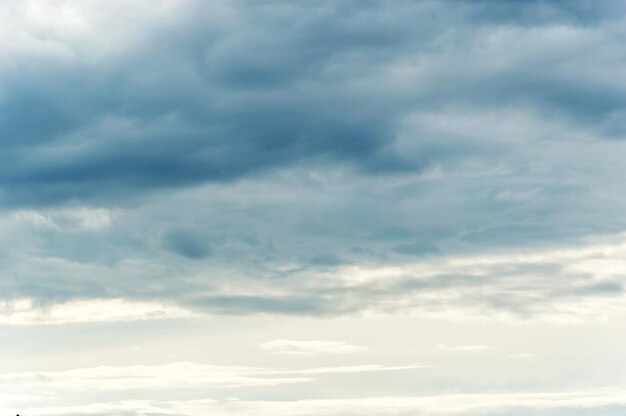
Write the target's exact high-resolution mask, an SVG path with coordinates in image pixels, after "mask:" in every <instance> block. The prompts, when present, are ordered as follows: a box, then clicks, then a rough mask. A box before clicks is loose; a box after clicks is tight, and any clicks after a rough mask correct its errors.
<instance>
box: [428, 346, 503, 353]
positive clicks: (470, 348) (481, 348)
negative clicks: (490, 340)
mask: <svg viewBox="0 0 626 416" xmlns="http://www.w3.org/2000/svg"><path fill="white" fill-rule="evenodd" d="M437 348H439V349H440V350H445V351H464V352H481V351H488V350H490V349H492V348H493V347H491V346H490V345H437Z"/></svg>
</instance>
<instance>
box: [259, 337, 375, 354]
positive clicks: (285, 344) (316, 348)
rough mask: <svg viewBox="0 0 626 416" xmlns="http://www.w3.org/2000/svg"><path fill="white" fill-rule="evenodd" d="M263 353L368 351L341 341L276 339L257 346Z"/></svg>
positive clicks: (343, 352) (345, 352)
mask: <svg viewBox="0 0 626 416" xmlns="http://www.w3.org/2000/svg"><path fill="white" fill-rule="evenodd" d="M259 348H261V349H262V350H264V351H268V352H273V353H277V354H291V355H318V354H351V353H355V352H363V351H367V350H369V348H367V347H362V346H359V345H350V344H348V343H346V342H341V341H293V340H288V339H277V340H274V341H268V342H264V343H262V344H260V345H259Z"/></svg>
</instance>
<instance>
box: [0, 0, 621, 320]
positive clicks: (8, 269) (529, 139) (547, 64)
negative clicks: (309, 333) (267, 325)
mask: <svg viewBox="0 0 626 416" xmlns="http://www.w3.org/2000/svg"><path fill="white" fill-rule="evenodd" d="M623 9H624V7H623V5H622V4H621V2H617V1H607V2H602V3H601V4H595V3H594V4H592V3H590V2H587V1H572V2H567V3H564V2H557V1H529V2H523V3H521V2H509V1H505V2H499V3H498V4H493V2H485V1H478V2H475V1H472V2H463V1H462V2H458V3H455V4H454V5H452V4H450V3H448V2H439V1H401V2H389V1H382V0H381V1H372V2H367V3H366V4H364V3H363V2H360V1H339V2H333V4H330V3H327V2H317V1H314V2H283V1H254V2H253V1H235V2H222V1H210V2H200V1H194V0H176V1H165V0H160V1H151V2H144V1H133V2H131V4H130V5H129V4H128V2H121V1H112V2H111V1H106V2H105V1H100V0H96V1H92V2H76V1H70V0H65V1H61V0H58V1H56V0H55V1H36V0H26V1H5V2H3V3H2V5H1V6H0V18H1V19H2V22H3V25H2V29H1V31H2V35H3V36H2V38H3V39H4V40H3V41H2V43H0V62H2V65H1V67H0V87H1V92H2V93H1V95H0V129H1V130H2V136H3V141H2V154H1V157H2V163H0V201H1V202H2V204H1V207H2V214H1V215H2V219H1V221H0V230H1V231H2V233H1V234H2V236H3V237H2V238H1V239H0V247H2V257H3V262H2V266H1V267H0V276H2V291H1V293H2V297H3V298H4V300H5V301H7V302H11V301H12V300H13V299H29V300H32V301H33V302H34V303H36V304H39V305H50V304H57V303H63V302H69V301H74V300H85V299H111V298H120V297H125V298H128V299H130V300H134V301H148V302H162V301H165V302H169V303H171V304H172V305H176V306H178V307H183V308H187V309H190V310H194V311H196V312H197V311H205V312H210V313H228V314H231V313H232V314H242V313H244V314H248V313H258V312H262V313H279V314H296V315H312V316H316V315H341V314H351V313H355V312H359V311H364V310H371V309H374V310H376V311H378V312H380V311H381V309H384V310H388V309H392V310H394V313H402V312H403V311H411V310H413V309H414V308H420V309H425V310H424V311H423V312H432V311H434V310H436V309H440V308H438V307H437V304H440V303H441V304H442V308H443V309H448V306H451V307H452V309H454V308H455V307H456V306H458V305H457V302H456V301H455V300H454V297H455V296H456V295H455V294H456V293H458V291H459V290H460V291H465V290H466V288H467V286H468V285H470V286H476V287H480V288H483V289H484V290H481V291H480V293H479V292H477V291H474V295H473V296H472V297H473V299H471V298H468V297H465V296H464V299H463V302H468V303H470V304H472V305H470V306H471V307H472V308H474V307H478V308H479V309H480V310H484V311H486V312H487V313H489V314H491V313H493V312H498V313H499V312H504V313H506V314H514V315H515V314H517V315H524V316H527V317H528V316H530V315H539V312H546V313H548V314H549V313H552V312H551V311H553V312H555V313H556V312H558V311H561V310H562V309H563V308H564V307H569V306H567V305H572V309H576V308H577V306H576V305H578V304H581V305H587V304H588V303H593V302H595V301H596V300H598V299H600V301H601V302H602V301H603V300H604V299H605V297H607V296H609V295H610V296H620V294H621V292H622V284H623V282H622V281H621V278H620V277H617V276H616V278H614V279H609V280H606V279H595V277H597V276H596V273H598V274H603V273H604V271H603V270H597V269H596V270H589V271H585V272H576V273H575V276H572V275H571V274H570V273H568V270H565V269H567V268H568V267H567V265H563V264H560V263H554V262H552V261H550V260H546V261H545V262H541V261H538V262H536V263H534V264H532V265H524V266H520V267H521V268H517V270H510V268H509V270H507V271H504V270H502V268H499V269H498V268H495V269H494V270H490V271H485V272H484V273H480V276H475V274H473V272H472V271H469V270H455V271H454V272H453V275H450V274H449V272H448V269H447V268H446V267H444V268H442V269H441V270H439V271H438V270H433V271H432V273H430V277H429V278H428V279H427V281H424V279H421V278H418V276H413V277H414V279H413V280H412V279H410V278H409V276H407V278H406V279H405V280H404V281H403V282H400V281H397V279H396V280H395V281H393V282H386V281H385V282H383V281H378V282H377V283H376V284H370V285H363V286H364V287H360V288H359V289H358V290H364V291H365V293H367V296H359V297H353V296H351V295H346V294H345V293H343V292H342V289H341V288H338V287H336V285H335V284H334V283H333V279H334V277H333V276H334V275H335V274H336V273H335V272H336V271H337V270H339V273H343V272H342V270H346V269H349V268H358V269H359V270H364V269H365V270H374V271H375V270H381V269H384V268H386V267H388V266H389V265H394V266H393V267H396V266H397V265H398V264H422V262H423V261H424V260H425V261H426V262H427V263H432V262H435V263H437V262H447V261H449V260H448V259H450V258H457V257H462V256H467V255H472V256H477V257H478V256H481V255H488V256H490V255H492V254H491V253H492V252H493V251H494V250H495V251H497V252H498V253H500V252H505V253H513V254H512V255H514V256H515V255H518V253H520V252H524V251H525V250H528V249H529V247H531V249H532V251H533V252H537V251H541V250H544V251H545V252H546V253H548V254H546V256H549V253H552V252H554V251H555V250H562V249H570V248H571V247H578V246H579V245H580V244H588V242H589V241H588V239H589V238H598V236H607V237H606V238H615V237H614V236H616V235H621V234H620V233H621V232H623V229H624V224H623V220H622V219H621V218H622V215H621V212H623V209H624V206H625V205H624V202H623V198H622V197H621V195H622V194H623V193H624V191H625V190H626V189H625V188H624V181H622V180H621V176H622V175H623V174H624V164H623V163H622V162H623V161H622V157H621V156H622V154H623V153H624V151H626V148H624V141H623V140H622V139H623V135H624V134H623V133H624V132H623V128H622V127H621V124H623V123H621V122H622V120H623V114H624V110H623V106H624V102H625V97H626V91H625V88H626V87H625V84H624V81H623V77H622V76H621V73H622V72H623V71H622V69H623V67H624V65H626V56H625V53H624V49H623V47H622V46H623V43H624V36H625V34H624V30H623ZM611 236H613V237H611ZM617 244H618V246H617V247H620V246H619V244H621V243H619V242H618V243H617ZM484 253H489V254H484ZM498 255H499V254H498ZM411 267H412V266H411ZM481 267H482V266H481ZM512 268H515V267H513V266H512ZM368 273H369V272H368ZM399 273H400V274H405V273H408V274H411V272H405V271H399ZM502 273H505V274H507V275H508V274H513V276H516V275H524V278H526V277H527V275H529V274H530V275H533V276H536V277H537V278H539V279H544V278H545V281H543V282H542V283H541V284H540V287H538V288H533V290H534V289H539V290H540V291H541V292H540V293H541V294H540V297H539V298H537V297H535V296H527V295H525V294H524V293H520V292H519V290H523V289H519V290H518V289H516V288H514V287H511V284H512V282H514V279H504V278H503V275H502ZM485 274H486V275H485ZM548 274H549V275H550V276H549V278H548V277H547V275H548ZM320 275H324V276H330V277H329V281H328V284H322V285H319V284H317V283H318V282H317V281H316V279H315V276H320ZM537 275H539V276H537ZM533 278H534V277H533ZM324 279H326V277H324ZM572 279H574V280H577V281H578V283H576V285H575V287H574V288H569V287H568V288H564V287H562V284H561V282H568V283H567V285H569V282H570V281H571V280H572ZM392 280H393V279H392ZM525 281H526V280H525ZM311 282H315V284H311ZM242 287H243V288H245V289H241V288H242ZM424 290H426V291H427V292H428V294H427V296H429V297H430V296H431V294H435V296H436V298H437V300H435V301H434V302H426V303H424V302H414V301H412V300H411V299H413V298H414V296H408V295H410V294H411V293H414V292H415V291H420V292H421V291H424ZM469 290H473V289H469ZM398 293H400V294H402V297H403V298H404V299H403V301H402V302H398V303H397V305H394V304H393V302H390V301H389V299H390V298H389V296H392V297H394V296H396V294H398ZM490 293H497V298H498V299H499V300H503V299H510V301H501V302H500V301H498V300H496V299H492V298H490V297H489V296H490V295H489V294H490ZM405 295H407V296H408V298H407V296H405ZM451 298H452V299H451ZM381 303H382V304H381ZM563 304H566V306H561V305H563ZM444 305H445V306H444Z"/></svg>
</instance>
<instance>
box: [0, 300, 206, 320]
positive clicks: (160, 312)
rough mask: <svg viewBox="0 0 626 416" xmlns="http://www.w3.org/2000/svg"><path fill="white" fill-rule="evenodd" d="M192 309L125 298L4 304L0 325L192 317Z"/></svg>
mask: <svg viewBox="0 0 626 416" xmlns="http://www.w3.org/2000/svg"><path fill="white" fill-rule="evenodd" d="M192 316H194V314H193V313H192V312H190V311H188V310H185V309H183V308H180V307H176V306H173V305H166V304H162V303H156V302H142V301H128V300H124V299H95V300H76V301H70V302H66V303H61V304H54V305H50V306H40V305H37V304H36V303H34V302H33V301H32V300H31V299H15V300H10V301H4V302H0V324H4V325H44V324H65V323H79V322H112V321H134V320H146V319H171V318H184V317H192Z"/></svg>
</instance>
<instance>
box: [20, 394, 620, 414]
mask: <svg viewBox="0 0 626 416" xmlns="http://www.w3.org/2000/svg"><path fill="white" fill-rule="evenodd" d="M609 406H611V407H613V408H614V409H615V408H617V409H620V410H622V411H623V410H624V409H626V393H624V392H623V390H621V389H601V390H580V391H566V392H554V393H535V392H529V393H492V394H445V395H437V396H423V397H371V398H351V399H335V400H296V401H245V400H224V401H218V400H207V399H204V400H189V401H158V400H154V401H140V400H137V401H122V402H112V403H96V404H92V405H88V406H76V407H65V406H64V407H50V408H39V409H29V412H28V414H29V415H32V416H56V415H59V416H60V415H63V416H66V415H131V416H139V415H145V414H159V415H172V416H174V415H176V416H206V415H212V416H344V415H347V414H351V415H352V414H358V415H363V416H369V415H372V416H381V415H385V416H387V415H389V416H392V415H393V416H427V415H428V416H430V415H442V416H448V415H450V416H461V415H463V416H479V415H480V416H483V415H492V416H496V415H504V414H520V415H521V414H532V415H551V416H552V415H561V414H567V415H599V414H604V413H603V412H604V411H605V409H606V408H607V407H609ZM559 412H563V413H559ZM566 412H567V413H566ZM610 414H618V413H610Z"/></svg>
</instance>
